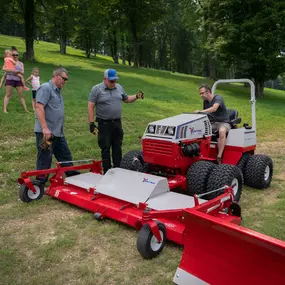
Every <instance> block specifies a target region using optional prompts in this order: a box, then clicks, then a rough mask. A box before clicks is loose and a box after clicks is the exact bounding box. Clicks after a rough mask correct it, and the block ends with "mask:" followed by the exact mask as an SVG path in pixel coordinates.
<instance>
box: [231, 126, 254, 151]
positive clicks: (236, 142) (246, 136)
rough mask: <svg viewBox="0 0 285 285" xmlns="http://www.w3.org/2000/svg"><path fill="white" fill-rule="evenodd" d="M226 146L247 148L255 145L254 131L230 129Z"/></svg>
mask: <svg viewBox="0 0 285 285" xmlns="http://www.w3.org/2000/svg"><path fill="white" fill-rule="evenodd" d="M226 145H228V146H240V147H248V146H255V145H256V131H255V130H250V129H245V128H240V129H231V130H230V131H229V134H228V137H227V143H226Z"/></svg>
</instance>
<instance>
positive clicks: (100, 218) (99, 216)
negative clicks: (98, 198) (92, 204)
mask: <svg viewBox="0 0 285 285" xmlns="http://www.w3.org/2000/svg"><path fill="white" fill-rule="evenodd" d="M94 219H95V220H97V221H102V215H101V214H100V213H98V212H96V213H94Z"/></svg>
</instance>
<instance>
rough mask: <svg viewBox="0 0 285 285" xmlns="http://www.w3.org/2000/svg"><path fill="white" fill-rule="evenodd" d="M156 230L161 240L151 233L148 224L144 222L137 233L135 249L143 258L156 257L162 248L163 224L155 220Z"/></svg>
mask: <svg viewBox="0 0 285 285" xmlns="http://www.w3.org/2000/svg"><path fill="white" fill-rule="evenodd" d="M157 226H158V230H159V233H160V237H161V242H159V241H158V240H157V238H156V237H155V236H154V234H153V233H152V231H151V229H150V226H149V225H148V224H144V225H143V226H142V227H141V229H140V231H139V234H138V238H137V249H138V251H139V253H140V255H141V256H142V257H143V258H145V259H151V258H154V257H156V256H157V255H158V254H159V253H160V252H161V251H162V250H163V248H164V245H165V241H166V228H165V225H164V224H162V223H160V222H158V221H157Z"/></svg>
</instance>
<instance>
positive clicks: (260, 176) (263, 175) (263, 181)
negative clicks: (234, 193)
mask: <svg viewBox="0 0 285 285" xmlns="http://www.w3.org/2000/svg"><path fill="white" fill-rule="evenodd" d="M272 174H273V161H272V159H271V158H270V157H269V156H267V155H261V154H256V155H253V156H251V157H250V158H249V160H248V162H247V164H246V168H245V171H244V183H245V184H246V185H248V186H251V187H253V188H257V189H265V188H268V187H269V185H270V183H271V180H272Z"/></svg>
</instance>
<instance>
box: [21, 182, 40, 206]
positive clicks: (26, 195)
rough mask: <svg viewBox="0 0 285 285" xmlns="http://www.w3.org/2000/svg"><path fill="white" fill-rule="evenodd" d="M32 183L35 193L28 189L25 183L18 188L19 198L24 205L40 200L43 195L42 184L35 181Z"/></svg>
mask: <svg viewBox="0 0 285 285" xmlns="http://www.w3.org/2000/svg"><path fill="white" fill-rule="evenodd" d="M32 183H33V185H34V187H35V189H36V193H34V192H33V191H32V190H31V189H29V188H28V186H27V185H26V184H25V183H23V184H22V185H21V186H20V191H19V197H20V199H21V200H22V201H23V202H25V203H29V202H31V201H33V200H40V199H41V198H42V197H43V195H44V193H45V191H44V184H43V183H41V182H40V181H36V180H35V181H33V182H32Z"/></svg>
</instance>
